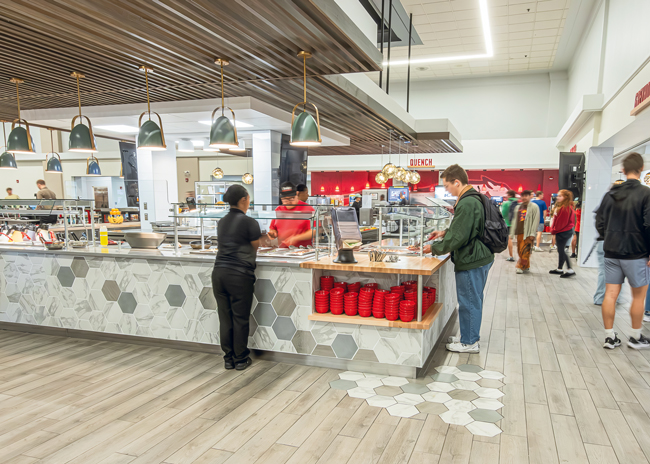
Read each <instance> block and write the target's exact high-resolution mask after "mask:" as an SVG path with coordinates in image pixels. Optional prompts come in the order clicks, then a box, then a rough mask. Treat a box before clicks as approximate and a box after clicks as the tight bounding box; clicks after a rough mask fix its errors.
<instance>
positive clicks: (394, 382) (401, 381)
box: [381, 377, 409, 387]
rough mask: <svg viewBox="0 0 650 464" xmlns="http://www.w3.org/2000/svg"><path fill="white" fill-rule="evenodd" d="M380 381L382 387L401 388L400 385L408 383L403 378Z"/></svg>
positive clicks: (388, 378)
mask: <svg viewBox="0 0 650 464" xmlns="http://www.w3.org/2000/svg"><path fill="white" fill-rule="evenodd" d="M381 381H382V383H383V384H384V385H387V386H389V387H401V386H402V385H406V384H407V383H409V381H408V380H406V379H405V378H404V377H385V378H383V379H381Z"/></svg>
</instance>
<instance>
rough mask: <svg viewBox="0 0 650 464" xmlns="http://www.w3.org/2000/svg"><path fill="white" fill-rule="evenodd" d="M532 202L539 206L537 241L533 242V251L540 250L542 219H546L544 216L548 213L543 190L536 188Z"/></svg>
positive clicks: (542, 229)
mask: <svg viewBox="0 0 650 464" xmlns="http://www.w3.org/2000/svg"><path fill="white" fill-rule="evenodd" d="M533 203H535V204H536V205H537V207H538V208H539V225H538V226H537V242H536V244H535V248H534V249H533V250H534V251H542V249H541V248H540V246H539V245H540V244H541V243H542V232H544V221H546V216H547V215H548V206H546V202H545V201H544V192H542V191H541V190H538V191H537V193H536V194H535V199H534V200H533Z"/></svg>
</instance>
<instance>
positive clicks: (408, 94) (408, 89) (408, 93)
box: [406, 13, 413, 113]
mask: <svg viewBox="0 0 650 464" xmlns="http://www.w3.org/2000/svg"><path fill="white" fill-rule="evenodd" d="M412 33H413V13H411V14H410V15H409V58H408V71H406V112H407V113H408V112H409V101H410V97H411V34H412Z"/></svg>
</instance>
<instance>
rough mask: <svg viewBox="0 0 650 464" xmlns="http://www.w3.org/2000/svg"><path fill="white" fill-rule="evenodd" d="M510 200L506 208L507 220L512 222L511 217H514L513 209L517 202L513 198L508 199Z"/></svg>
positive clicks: (515, 207)
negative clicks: (508, 206)
mask: <svg viewBox="0 0 650 464" xmlns="http://www.w3.org/2000/svg"><path fill="white" fill-rule="evenodd" d="M508 201H509V202H510V208H508V222H509V223H510V224H512V221H513V219H514V218H515V210H516V209H517V202H516V201H513V200H508Z"/></svg>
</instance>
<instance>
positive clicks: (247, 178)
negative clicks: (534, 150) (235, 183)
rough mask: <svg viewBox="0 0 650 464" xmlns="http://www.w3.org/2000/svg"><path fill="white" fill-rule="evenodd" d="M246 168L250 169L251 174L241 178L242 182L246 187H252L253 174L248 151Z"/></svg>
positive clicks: (248, 173)
mask: <svg viewBox="0 0 650 464" xmlns="http://www.w3.org/2000/svg"><path fill="white" fill-rule="evenodd" d="M246 166H247V167H248V169H249V172H247V173H246V174H244V175H243V176H241V181H242V182H243V183H244V184H246V185H250V184H252V183H253V174H251V173H250V166H249V164H248V151H246Z"/></svg>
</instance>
